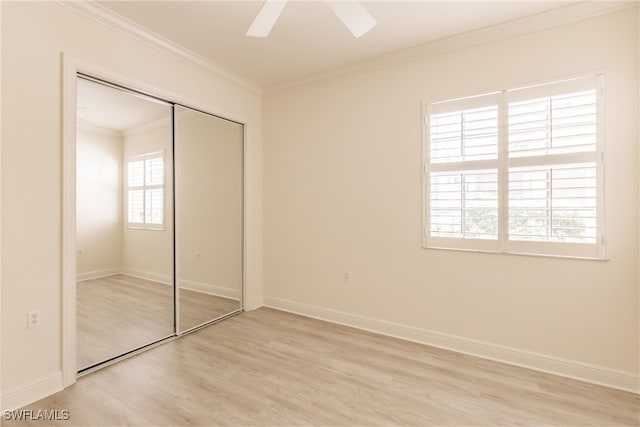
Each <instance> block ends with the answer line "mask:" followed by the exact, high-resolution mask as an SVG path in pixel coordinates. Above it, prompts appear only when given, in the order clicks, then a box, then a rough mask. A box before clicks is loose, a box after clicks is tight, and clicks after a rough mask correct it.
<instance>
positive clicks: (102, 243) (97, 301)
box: [76, 78, 175, 370]
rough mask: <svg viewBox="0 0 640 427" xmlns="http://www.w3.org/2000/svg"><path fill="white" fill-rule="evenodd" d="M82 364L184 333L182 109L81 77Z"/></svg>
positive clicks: (79, 333) (79, 301)
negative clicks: (179, 190)
mask: <svg viewBox="0 0 640 427" xmlns="http://www.w3.org/2000/svg"><path fill="white" fill-rule="evenodd" d="M77 88H78V98H77V105H78V109H77V118H78V123H77V133H76V244H77V249H78V253H77V274H78V282H77V367H78V370H83V369H85V368H88V367H91V366H93V365H96V364H98V363H100V362H103V361H105V360H108V359H110V358H113V357H117V356H119V355H121V354H124V353H127V352H129V351H131V350H135V349H137V348H140V347H143V346H145V345H147V344H150V343H152V342H155V341H158V340H160V339H163V338H165V337H167V336H171V335H173V334H174V332H175V329H174V287H173V276H174V273H173V265H174V262H173V191H172V182H173V176H172V172H173V171H172V168H171V166H170V165H172V162H173V159H172V153H173V150H172V144H173V132H172V122H171V121H172V106H171V105H170V104H168V103H164V102H159V101H157V100H155V99H153V98H148V97H144V96H141V95H138V94H135V93H132V92H128V91H125V90H121V89H119V88H116V87H113V86H110V85H106V84H102V83H99V82H96V81H92V80H87V79H84V78H79V79H78V86H77Z"/></svg>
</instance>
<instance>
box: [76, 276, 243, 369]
mask: <svg viewBox="0 0 640 427" xmlns="http://www.w3.org/2000/svg"><path fill="white" fill-rule="evenodd" d="M180 300H181V309H180V322H181V323H180V324H181V325H187V326H189V327H191V326H195V325H198V324H200V323H203V322H206V321H208V320H211V319H214V318H217V317H220V316H223V315H225V314H227V313H229V312H231V311H234V310H236V309H237V308H238V305H239V304H238V302H237V301H234V300H231V299H227V298H221V297H217V296H214V295H209V294H205V293H202V292H195V291H190V290H186V289H181V290H180ZM77 301H78V306H77V307H78V310H77V313H78V319H77V328H78V329H77V366H78V368H79V369H80V368H84V367H87V366H90V365H92V364H94V363H97V362H100V361H103V360H105V359H108V358H111V357H114V356H117V355H120V354H123V353H126V352H127V351H130V350H133V349H136V348H139V347H142V346H144V345H146V344H149V343H151V342H154V341H157V340H158V339H162V338H164V337H167V336H169V335H172V334H173V288H172V287H171V286H168V285H165V284H162V283H158V282H153V281H150V280H145V279H141V278H137V277H133V276H128V275H124V274H116V275H113V276H108V277H103V278H99V279H91V280H84V281H81V282H78V286H77Z"/></svg>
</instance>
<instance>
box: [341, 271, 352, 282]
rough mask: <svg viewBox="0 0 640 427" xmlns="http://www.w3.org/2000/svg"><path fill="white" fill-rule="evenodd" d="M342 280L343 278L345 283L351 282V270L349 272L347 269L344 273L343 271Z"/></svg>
mask: <svg viewBox="0 0 640 427" xmlns="http://www.w3.org/2000/svg"><path fill="white" fill-rule="evenodd" d="M342 280H343V281H344V282H345V283H349V282H351V272H349V271H345V272H344V273H342Z"/></svg>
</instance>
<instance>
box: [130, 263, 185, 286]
mask: <svg viewBox="0 0 640 427" xmlns="http://www.w3.org/2000/svg"><path fill="white" fill-rule="evenodd" d="M122 274H126V275H128V276H132V277H138V278H140V279H145V280H151V281H152V282H158V283H162V284H164V285H171V284H172V283H173V277H172V276H171V275H168V274H161V273H154V272H152V271H145V270H140V269H137V268H131V267H124V268H123V269H122Z"/></svg>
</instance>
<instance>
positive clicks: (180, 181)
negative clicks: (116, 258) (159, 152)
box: [175, 106, 243, 332]
mask: <svg viewBox="0 0 640 427" xmlns="http://www.w3.org/2000/svg"><path fill="white" fill-rule="evenodd" d="M175 109H176V110H175V114H176V116H175V173H176V181H175V185H176V254H177V255H176V268H177V271H176V275H177V282H178V296H179V297H178V298H179V309H178V312H179V319H178V325H179V326H178V331H179V332H184V331H187V330H189V329H192V328H194V327H197V326H199V325H202V324H203V323H206V322H208V321H211V320H212V319H216V318H220V317H223V316H226V315H228V314H229V313H232V312H234V311H238V310H240V309H241V308H242V278H243V276H242V265H243V264H242V218H243V214H242V212H243V126H242V125H241V124H238V123H235V122H231V121H228V120H224V119H221V118H219V117H215V116H212V115H210V114H205V113H202V112H199V111H195V110H191V109H188V108H184V107H180V106H176V107H175Z"/></svg>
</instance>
